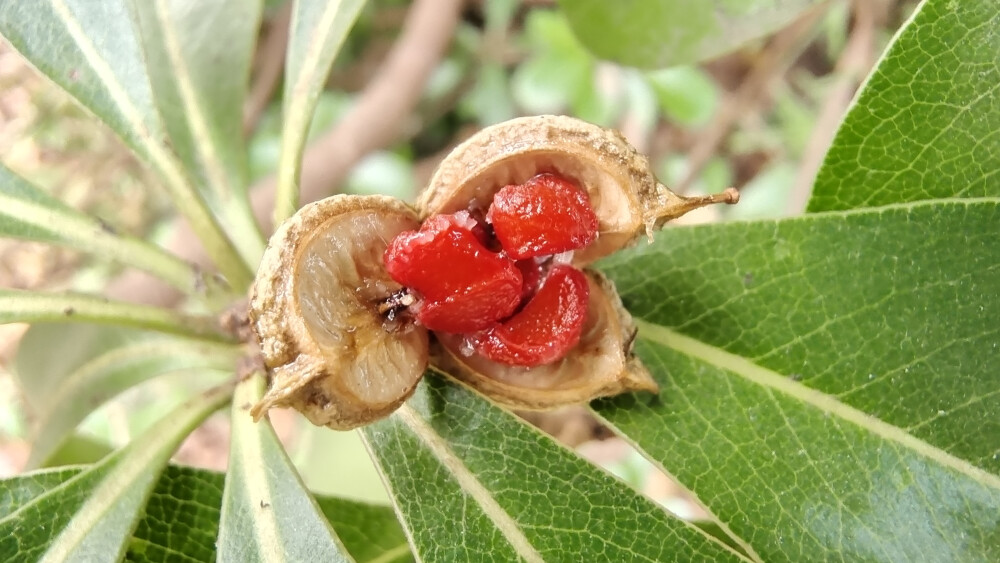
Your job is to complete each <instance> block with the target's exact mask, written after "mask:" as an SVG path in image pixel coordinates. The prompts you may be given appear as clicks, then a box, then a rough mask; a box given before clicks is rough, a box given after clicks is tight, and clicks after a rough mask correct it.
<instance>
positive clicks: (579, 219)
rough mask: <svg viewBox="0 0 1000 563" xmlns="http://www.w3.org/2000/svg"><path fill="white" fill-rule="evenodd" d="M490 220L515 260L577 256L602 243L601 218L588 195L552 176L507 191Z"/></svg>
mask: <svg viewBox="0 0 1000 563" xmlns="http://www.w3.org/2000/svg"><path fill="white" fill-rule="evenodd" d="M486 220H487V221H489V222H490V223H492V224H493V230H494V231H495V232H496V237H497V239H498V240H499V241H500V244H501V245H502V246H503V249H504V250H505V251H506V252H507V254H508V255H509V256H510V257H511V258H513V259H515V260H522V259H524V258H531V257H534V256H547V255H549V254H558V253H560V252H566V251H568V250H576V249H578V248H583V247H585V246H587V245H588V244H590V243H592V242H594V240H595V239H596V238H597V227H598V220H597V214H595V213H594V208H593V207H592V206H591V205H590V198H589V197H587V193H586V192H584V191H583V190H581V189H580V188H578V187H577V186H575V185H573V183H571V182H570V181H569V180H567V179H565V178H563V177H561V176H558V175H556V174H550V173H546V174H539V175H537V176H534V177H533V178H531V179H529V180H528V181H527V182H525V183H523V184H517V185H510V186H506V187H504V188H502V189H501V190H500V191H499V192H497V194H496V195H495V196H494V198H493V204H492V205H491V206H490V210H489V212H488V213H487V215H486Z"/></svg>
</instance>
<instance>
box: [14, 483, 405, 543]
mask: <svg viewBox="0 0 1000 563" xmlns="http://www.w3.org/2000/svg"><path fill="white" fill-rule="evenodd" d="M82 470H83V469H82V468H80V467H69V468H61V469H58V470H48V471H36V472H33V473H29V474H25V475H19V476H17V477H13V478H10V479H6V480H3V481H0V518H3V517H5V516H6V515H7V514H9V513H11V512H13V511H14V510H16V509H18V508H19V507H20V506H22V505H24V504H26V503H27V502H29V501H30V500H31V499H33V498H35V497H38V496H40V495H42V494H45V492H46V491H48V490H51V489H54V488H56V487H58V486H60V485H61V484H62V483H64V482H66V481H68V480H70V479H72V478H73V477H75V476H77V475H79V474H80V472H81V471H82ZM224 480H225V476H224V475H223V474H222V473H216V472H214V471H206V470H203V469H193V468H190V467H178V466H174V465H170V466H167V468H166V469H165V470H164V471H163V473H162V474H161V475H160V478H159V480H158V481H157V483H156V488H155V489H153V492H152V494H151V495H150V496H149V501H148V502H147V503H146V506H145V511H144V514H143V515H142V517H141V519H140V520H139V523H138V525H137V526H136V528H135V530H134V531H133V533H132V538H131V540H130V541H129V543H128V551H127V552H126V554H125V560H126V561H149V562H153V561H156V562H159V561H173V560H179V561H215V559H216V554H215V541H216V535H217V534H218V531H219V507H220V506H221V504H222V489H223V483H224ZM316 500H317V502H318V503H319V505H320V508H321V509H322V510H323V513H324V514H325V515H326V516H327V518H329V519H330V522H331V523H333V524H334V525H335V526H336V527H337V528H338V529H340V530H343V533H342V535H343V538H344V543H345V545H347V547H348V549H349V550H350V553H351V555H353V556H354V558H355V559H356V560H357V561H381V562H383V563H389V562H392V561H406V560H407V556H408V554H409V548H408V545H407V543H406V537H405V536H404V535H403V531H402V529H401V528H400V527H399V523H398V522H397V521H396V516H395V514H393V511H392V509H391V508H389V507H388V506H378V505H373V504H368V503H363V502H355V501H351V500H346V499H341V498H335V497H322V496H320V497H317V498H316ZM397 555H398V556H397Z"/></svg>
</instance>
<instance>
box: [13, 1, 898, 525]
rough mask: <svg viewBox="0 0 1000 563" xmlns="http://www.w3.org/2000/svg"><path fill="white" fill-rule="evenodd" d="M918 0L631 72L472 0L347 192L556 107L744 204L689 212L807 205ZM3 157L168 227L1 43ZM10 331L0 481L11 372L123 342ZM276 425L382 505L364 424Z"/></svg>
mask: <svg viewBox="0 0 1000 563" xmlns="http://www.w3.org/2000/svg"><path fill="white" fill-rule="evenodd" d="M915 4H916V2H912V1H897V0H857V1H854V2H851V1H846V0H841V1H830V2H823V3H820V4H819V5H818V6H817V7H816V8H814V9H812V10H809V11H807V12H806V13H805V14H804V15H802V16H800V17H799V18H798V19H797V20H795V21H793V22H792V23H791V24H789V25H787V26H784V27H782V28H781V29H779V30H778V31H777V32H776V33H774V34H772V35H770V36H768V37H765V38H763V39H760V40H755V41H753V42H751V43H750V44H748V45H746V46H744V47H742V48H740V49H739V50H737V51H735V52H732V53H729V54H727V55H724V56H721V57H719V58H716V59H714V60H712V61H709V62H707V63H705V64H700V65H690V66H674V67H671V68H664V69H655V70H640V69H636V68H631V67H627V66H622V65H619V64H616V63H612V62H607V61H602V60H600V59H598V58H597V57H595V56H594V55H593V54H592V53H591V52H590V51H588V49H587V48H586V47H585V46H584V45H583V44H582V43H581V42H580V41H579V40H578V39H577V38H576V36H575V35H574V33H573V30H572V29H571V26H570V23H569V21H568V19H567V16H566V15H565V13H564V12H563V11H561V10H559V7H558V6H557V5H556V3H555V2H553V1H545V0H523V1H518V0H494V1H487V0H469V1H468V2H466V3H465V5H464V8H463V10H462V14H461V21H460V24H459V26H458V29H457V31H456V34H455V37H454V39H453V41H452V42H451V45H450V48H449V49H448V51H447V52H446V54H445V56H444V57H443V58H442V59H441V60H440V61H439V62H438V63H437V66H436V68H435V70H434V71H433V73H432V75H431V77H430V79H429V80H428V81H427V84H426V87H425V88H424V90H423V92H422V94H421V96H420V98H419V101H418V103H417V105H416V107H415V108H414V110H413V111H412V112H411V115H410V117H409V118H408V119H407V121H406V123H404V124H403V126H402V128H401V130H402V134H401V135H400V136H399V138H398V139H397V141H396V142H394V143H391V144H390V145H389V146H386V147H385V148H382V149H380V150H376V151H373V152H370V153H369V154H367V155H365V156H364V157H363V158H362V159H361V160H360V161H359V162H358V163H357V164H356V165H355V166H353V168H352V169H351V171H350V173H349V175H348V176H347V178H346V180H345V181H344V182H343V185H342V186H341V189H342V190H343V191H346V192H349V193H358V194H370V193H383V194H390V195H393V196H396V197H400V198H403V199H407V200H412V199H413V198H414V196H415V194H416V192H417V190H419V189H420V187H421V186H422V185H424V184H425V183H426V181H427V180H428V178H429V177H430V174H431V173H432V172H433V170H434V167H435V166H436V164H437V162H439V161H440V159H441V158H442V157H443V156H444V155H445V154H447V152H448V151H449V150H450V149H451V148H452V147H454V146H455V145H457V144H458V143H459V142H461V141H462V140H463V139H465V138H467V137H468V136H469V135H471V134H472V133H473V132H474V131H476V130H478V129H480V128H481V127H483V126H485V125H489V124H492V123H497V122H500V121H503V120H506V119H510V118H512V117H515V116H518V115H529V114H541V113H565V114H569V115H574V116H577V117H580V118H583V119H586V120H588V121H591V122H594V123H598V124H601V125H604V126H608V127H614V128H617V129H620V130H621V131H622V132H623V133H624V134H625V135H626V137H627V138H628V139H629V140H630V141H631V142H632V143H633V144H634V145H635V146H636V147H637V148H638V149H639V150H640V151H642V152H645V153H647V154H648V155H649V156H650V159H651V161H652V162H653V164H654V167H655V170H656V171H657V172H658V174H659V176H660V179H661V180H662V181H664V182H666V183H667V184H669V185H671V186H673V187H675V188H676V189H677V190H678V191H681V192H687V193H707V192H714V191H719V190H721V189H724V188H725V187H727V186H736V187H737V188H739V189H740V191H741V193H742V201H741V204H740V205H739V206H735V207H731V208H730V207H723V208H717V207H713V208H709V209H706V210H702V211H700V212H698V213H693V214H691V216H689V217H685V221H726V220H736V219H750V218H769V217H781V216H786V215H789V214H795V213H799V212H801V211H802V208H803V207H804V203H805V201H806V199H807V198H808V189H809V187H810V186H811V184H812V179H813V177H814V175H815V172H816V169H817V168H818V166H819V162H820V159H821V158H822V156H823V154H824V152H825V150H826V147H827V146H828V143H829V141H830V139H831V138H832V136H833V133H834V130H835V128H836V126H837V124H838V122H839V119H840V117H841V116H842V115H843V111H844V110H845V109H846V106H847V104H848V102H849V100H850V97H851V95H852V94H853V92H854V90H855V89H856V88H857V86H858V85H859V83H860V81H861V80H862V79H863V77H864V76H865V74H866V73H867V71H868V70H869V69H870V68H871V65H873V64H874V63H875V59H876V57H877V56H878V53H880V52H881V51H882V49H883V47H884V46H885V44H886V43H887V42H888V41H889V39H890V38H891V36H892V34H893V33H894V32H895V30H896V29H897V28H898V27H899V26H900V25H901V24H902V23H903V21H905V19H906V18H907V17H908V14H909V13H910V12H911V11H912V9H913V8H914V6H915ZM408 7H409V3H408V2H405V1H402V0H371V1H369V2H368V3H367V4H366V6H365V8H364V9H363V12H362V14H361V16H360V18H359V20H358V22H357V24H356V25H355V27H354V28H353V30H352V31H351V33H350V35H349V37H348V39H347V42H346V44H345V46H344V48H343V49H342V51H341V53H340V55H339V57H338V59H337V62H336V63H335V65H334V69H333V72H332V73H331V75H330V77H329V80H328V83H327V88H326V90H325V91H324V92H323V94H322V95H321V97H320V100H319V104H318V107H317V111H316V113H315V117H314V120H313V124H312V129H311V133H310V139H311V140H317V139H320V138H322V137H323V136H324V135H325V134H327V132H329V131H330V130H332V129H334V128H335V127H336V126H337V124H338V123H339V121H340V120H341V118H342V117H343V116H344V115H345V114H346V112H348V111H349V110H350V108H351V107H352V105H353V104H354V103H355V102H356V100H357V97H358V95H359V93H360V92H361V91H362V90H363V88H364V87H365V85H366V84H368V83H369V81H370V80H371V79H372V77H373V76H374V75H375V74H376V73H377V72H378V71H379V69H380V66H381V64H382V63H383V61H384V60H385V58H386V56H387V54H388V53H389V52H390V49H391V48H392V46H393V44H394V41H395V40H396V38H397V36H398V35H399V33H400V29H401V27H402V25H403V23H404V20H405V18H406V15H407V10H408ZM287 22H288V6H287V3H286V2H284V1H281V0H268V1H267V2H266V12H265V21H264V24H263V26H262V29H261V37H260V42H259V45H258V52H257V55H256V60H255V69H254V78H253V83H252V84H251V92H252V94H251V101H252V100H254V99H257V100H261V101H260V102H258V103H257V104H256V105H255V104H253V103H249V104H248V108H247V110H246V114H247V116H246V126H247V127H246V128H247V132H248V136H249V139H250V141H249V151H250V157H251V161H250V164H251V170H252V175H253V178H254V180H260V179H265V178H267V177H269V176H271V175H272V174H273V173H274V171H275V169H276V166H277V163H278V157H279V152H280V132H281V123H280V116H281V99H280V96H281V88H280V83H279V82H278V80H279V79H280V72H279V73H278V74H277V75H275V74H274V73H269V72H267V71H266V70H265V69H266V68H268V67H269V65H270V66H271V67H272V68H273V63H274V61H282V60H283V59H284V50H285V43H284V42H283V41H282V37H284V40H285V41H287V33H283V31H282V30H283V27H284V26H287ZM279 64H280V62H279ZM279 70H280V67H279ZM255 96H256V97H255ZM0 154H2V155H3V160H4V162H5V163H7V165H8V166H10V167H11V168H12V169H14V170H15V171H17V172H18V173H20V174H22V175H24V176H25V177H27V178H29V179H30V180H32V181H34V182H36V183H37V184H39V185H41V186H44V187H46V188H47V189H49V190H51V191H52V192H53V193H55V194H56V195H58V196H59V197H60V198H61V199H62V200H64V201H66V202H69V203H70V204H71V205H73V206H75V207H77V208H80V209H84V210H87V211H89V212H91V213H93V214H95V215H97V216H98V217H100V218H101V219H102V220H103V221H105V222H107V223H108V224H109V225H110V226H112V227H114V228H116V229H119V230H121V231H124V232H129V233H135V234H141V235H145V236H148V237H151V238H153V239H154V240H158V239H159V240H163V239H164V238H166V237H169V236H170V234H171V233H170V232H169V227H168V225H169V223H168V222H167V221H166V219H168V218H169V215H168V213H169V206H168V205H167V202H166V201H164V198H163V197H162V196H161V195H160V194H161V192H159V191H157V190H148V189H145V184H147V183H148V182H149V181H150V179H149V178H147V177H145V176H144V175H143V172H142V168H141V167H140V166H138V165H137V164H136V162H134V161H133V159H132V157H131V156H130V155H129V153H128V151H127V150H126V149H125V148H124V147H122V146H121V145H120V144H119V143H118V142H117V140H116V139H115V137H114V136H113V135H112V134H111V133H109V132H108V131H106V130H104V129H102V127H101V126H100V125H98V124H97V122H96V121H95V120H93V119H92V118H91V117H90V116H88V115H87V114H86V113H85V112H84V111H83V110H82V109H80V108H79V107H77V106H76V105H74V104H73V103H72V102H71V101H69V100H68V99H67V97H66V96H65V95H64V94H63V93H61V92H60V91H59V90H58V89H57V88H55V87H54V86H52V85H51V84H49V83H48V82H46V81H45V80H44V79H42V78H40V77H39V76H38V75H37V74H36V73H35V71H34V70H33V69H31V68H30V67H28V66H27V65H26V64H25V63H24V62H23V61H22V60H21V59H20V57H19V56H17V55H16V54H15V53H13V52H12V50H11V49H10V47H9V46H8V45H5V44H3V43H2V42H0ZM116 274H117V272H116V271H115V270H113V269H112V266H109V265H108V264H106V263H104V262H94V263H91V262H89V261H87V260H85V259H84V258H82V257H81V256H79V255H77V254H76V253H75V252H73V251H70V250H66V249H60V248H55V247H50V246H45V245H41V244H34V243H25V242H18V241H8V240H3V241H0V287H13V288H32V289H76V290H84V291H88V290H89V291H100V290H101V289H102V288H103V287H104V286H105V285H106V284H107V283H108V281H109V280H110V279H111V278H112V276H114V275H116ZM0 329H2V331H3V332H0V405H2V408H0V476H8V475H12V474H15V473H17V472H18V471H19V470H21V468H22V467H23V466H24V463H25V461H26V459H27V455H28V450H29V448H28V446H27V442H26V437H27V435H28V428H29V426H30V421H31V418H32V416H35V414H36V413H34V412H32V409H31V408H30V407H28V406H26V405H27V404H28V403H26V402H25V401H23V400H22V397H21V395H20V391H19V390H18V389H17V387H16V386H15V385H14V383H13V380H12V377H11V373H12V372H14V371H16V370H17V369H18V366H22V367H23V366H27V365H32V366H37V365H38V363H39V362H47V364H46V366H47V367H46V369H48V370H50V371H55V372H58V371H63V372H66V371H68V370H71V369H73V368H75V367H78V366H79V365H81V364H82V363H83V362H85V361H86V360H87V359H89V358H93V357H95V356H96V355H97V354H98V353H99V352H100V351H101V350H102V349H106V348H107V347H108V346H110V345H111V344H113V343H116V342H118V343H120V341H121V338H123V337H122V336H121V335H120V334H119V335H113V334H111V332H113V331H110V330H108V331H107V332H102V333H101V334H100V336H99V338H97V340H98V341H100V342H101V345H100V346H97V345H94V346H88V345H87V344H86V343H84V344H82V345H81V346H82V348H81V349H80V350H75V351H74V350H52V349H51V345H50V344H49V343H51V342H57V341H62V340H59V339H57V337H56V336H55V335H52V334H50V333H49V332H47V331H52V330H59V329H60V327H44V326H42V327H38V328H35V329H32V330H31V331H30V332H29V333H28V334H27V335H25V334H24V331H25V329H24V327H20V326H16V325H14V326H3V327H0ZM22 338H23V344H22V346H21V350H20V352H19V353H18V354H17V355H16V356H15V354H14V350H16V349H17V342H18V341H19V340H21V339H22ZM204 385H205V382H204V381H195V380H193V378H192V376H191V374H187V373H184V372H183V371H181V372H178V373H175V374H173V375H172V376H170V377H165V378H157V379H154V380H152V381H150V382H148V383H146V384H143V385H139V386H137V387H135V388H134V389H132V390H130V391H128V392H126V393H125V394H123V395H121V396H119V397H117V398H116V399H115V400H113V401H111V402H109V403H108V404H106V405H105V406H103V407H102V408H100V409H99V410H97V411H96V412H94V413H93V414H92V415H90V416H89V417H88V418H87V419H86V421H85V422H84V424H83V425H82V426H81V427H80V429H79V433H78V436H77V438H76V439H75V440H74V441H73V443H72V444H71V445H72V447H67V448H64V451H62V452H60V456H61V457H60V459H61V460H62V461H86V460H90V459H93V458H95V456H98V455H99V453H101V452H103V451H106V448H107V447H108V446H114V447H120V446H123V445H124V444H126V443H127V442H128V440H129V439H130V438H131V437H132V436H135V435H137V434H138V433H140V432H141V431H142V430H143V429H145V428H147V427H149V426H150V425H151V424H152V422H153V421H155V420H157V419H158V418H160V417H161V416H162V415H164V414H165V413H166V412H168V411H169V410H170V409H171V408H173V407H174V406H175V405H176V404H178V403H179V402H180V401H181V400H182V399H183V398H184V397H186V396H187V395H188V392H185V389H188V388H190V387H191V386H204ZM528 418H529V419H530V420H531V421H532V422H534V423H536V424H537V425H538V426H539V427H541V428H542V429H543V430H546V431H548V432H550V433H552V434H553V435H555V436H556V437H557V438H559V439H560V440H562V441H563V442H564V443H567V444H568V445H570V446H574V447H579V448H580V451H581V452H582V453H583V454H584V455H585V456H587V457H589V458H591V459H593V460H595V461H597V462H598V463H601V464H602V465H603V466H605V467H607V468H609V469H611V470H612V471H613V472H615V473H616V474H618V475H619V476H620V477H622V478H623V479H625V480H626V481H628V482H629V483H631V484H633V485H634V486H636V487H637V488H640V489H642V490H644V491H645V492H646V493H647V494H649V495H650V496H652V497H653V498H655V499H657V500H660V501H662V502H664V503H665V504H667V506H668V507H669V508H671V509H672V510H674V511H675V512H678V513H679V514H681V515H682V516H689V517H691V516H697V514H695V513H692V511H693V510H695V508H694V507H693V506H692V505H691V504H689V503H685V502H684V499H678V498H677V496H676V490H675V489H674V488H672V486H671V484H670V482H669V481H667V480H666V479H665V478H664V477H663V476H662V475H660V474H657V473H655V472H653V471H652V470H651V468H650V466H649V464H648V462H646V461H644V460H643V459H642V458H641V457H640V456H639V455H637V454H636V453H635V452H634V451H632V450H631V449H630V448H629V447H628V446H626V445H625V444H624V443H623V442H621V441H619V440H615V439H610V440H609V439H608V438H609V436H610V434H608V433H606V432H603V431H602V429H601V428H600V427H599V425H598V424H597V423H596V422H595V421H594V420H592V419H591V418H590V417H589V415H587V414H586V413H585V412H582V411H577V410H572V409H571V410H568V411H565V412H561V413H557V414H555V415H537V414H532V415H529V416H528ZM272 420H273V422H274V425H275V427H276V429H277V430H278V432H279V436H280V437H281V438H282V440H283V441H284V442H285V443H286V444H287V445H288V446H289V452H290V455H291V456H292V459H293V461H294V462H295V463H296V465H297V466H298V467H299V469H300V472H301V474H302V476H303V478H304V479H305V481H306V484H307V485H308V487H309V488H310V489H312V490H314V491H316V492H318V493H327V494H337V495H341V496H345V497H351V498H357V499H362V500H375V501H384V500H385V498H386V497H385V492H384V489H383V487H382V485H381V482H380V480H379V478H378V476H377V474H376V473H375V471H374V468H373V466H372V465H371V461H370V459H369V457H368V455H367V454H365V453H364V448H363V446H362V445H361V443H360V441H359V439H358V438H357V437H356V434H354V433H338V432H332V431H329V430H326V429H317V428H314V427H312V426H310V425H308V424H303V423H302V420H301V419H300V418H299V417H295V416H292V415H290V414H288V413H278V414H272ZM226 424H227V422H226V420H225V417H224V416H222V415H217V416H216V417H215V418H213V419H211V420H210V421H209V423H208V424H206V425H204V426H203V427H202V428H200V429H199V430H198V431H197V432H195V433H194V434H193V435H192V436H191V437H190V438H189V439H188V440H187V442H186V443H185V445H184V446H183V447H182V448H181V450H180V452H179V453H178V454H177V456H176V458H175V459H177V460H178V461H180V462H183V463H190V464H194V465H198V466H202V467H209V468H214V469H221V468H222V467H223V466H224V464H225V460H226V452H227V440H228V438H227V436H228V434H227V430H226ZM334 465H335V466H336V467H337V472H336V478H334V473H333V472H332V471H331V470H330V469H331V467H333V466H334Z"/></svg>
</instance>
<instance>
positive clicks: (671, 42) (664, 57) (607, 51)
mask: <svg viewBox="0 0 1000 563" xmlns="http://www.w3.org/2000/svg"><path fill="white" fill-rule="evenodd" d="M817 3H818V0H788V1H786V2H773V1H772V0H745V1H740V2H734V1H732V0H703V1H692V0H618V1H615V2H607V1H605V0H560V1H559V5H560V7H562V9H563V11H564V12H565V13H566V16H567V17H568V18H569V22H570V25H572V27H573V31H574V32H575V33H576V36H577V37H579V38H580V40H581V41H582V42H583V44H584V45H586V46H587V48H589V49H590V50H591V51H593V52H594V54H596V55H597V56H598V57H601V58H604V59H610V60H613V61H616V62H619V63H622V64H626V65H631V66H638V67H644V68H662V67H667V66H673V65H678V64H687V63H692V62H696V61H700V60H705V59H709V58H712V57H716V56H718V55H721V54H723V53H726V52H728V51H731V50H733V49H735V48H737V47H739V46H741V45H743V44H744V43H746V42H747V41H750V40H751V39H755V38H758V37H761V36H763V35H766V34H768V33H770V32H772V31H774V30H776V29H779V28H781V27H782V26H784V25H786V24H788V23H790V22H791V21H792V20H793V19H794V18H795V17H796V16H797V15H798V14H799V13H801V12H802V11H803V10H805V9H806V8H809V7H810V6H812V5H814V4H817Z"/></svg>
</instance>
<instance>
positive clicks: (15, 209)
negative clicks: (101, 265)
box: [0, 164, 211, 293]
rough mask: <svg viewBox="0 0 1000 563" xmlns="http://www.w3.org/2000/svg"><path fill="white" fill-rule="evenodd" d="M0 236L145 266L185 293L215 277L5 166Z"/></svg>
mask: <svg viewBox="0 0 1000 563" xmlns="http://www.w3.org/2000/svg"><path fill="white" fill-rule="evenodd" d="M0 236H4V237H11V238H17V239H24V240H35V241H39V242H48V243H53V244H59V245H62V246H67V247H70V248H74V249H76V250H80V251H83V252H87V253H89V254H92V255H94V256H96V257H97V258H100V259H110V260H114V261H116V262H118V263H120V264H123V265H126V266H133V267H136V268H139V269H142V270H145V271H147V272H149V273H151V274H153V275H155V276H158V277H159V278H161V279H163V280H164V281H166V282H168V283H170V284H172V285H173V286H174V287H176V288H178V289H180V290H181V291H184V292H185V293H193V292H195V291H196V290H198V289H199V288H200V289H201V290H204V289H205V283H206V282H210V281H211V280H210V278H208V277H206V276H204V275H202V274H201V273H200V272H198V271H197V269H196V268H195V267H194V266H193V265H191V264H188V263H185V262H184V261H182V260H180V259H179V258H177V257H176V256H174V255H172V254H170V253H168V252H166V251H164V250H162V249H160V248H158V247H156V246H153V245H152V244H150V243H148V242H146V241H144V240H141V239H137V238H135V237H131V236H129V235H126V234H122V233H119V232H117V231H115V229H114V228H113V227H111V226H110V225H108V224H107V223H104V222H102V221H100V220H97V219H94V218H93V217H88V216H87V215H84V214H83V213H80V212H79V211H76V210H75V209H73V208H71V207H69V206H68V205H66V204H65V203H63V202H61V201H59V200H58V199H56V198H54V197H52V196H50V195H49V194H47V193H45V192H44V191H42V190H41V189H39V188H38V187H36V186H34V185H32V184H31V183H29V182H28V181H27V180H25V179H23V178H21V177H20V176H18V175H17V174H15V173H14V172H13V171H11V170H10V169H9V168H7V167H6V166H4V165H2V164H0Z"/></svg>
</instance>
